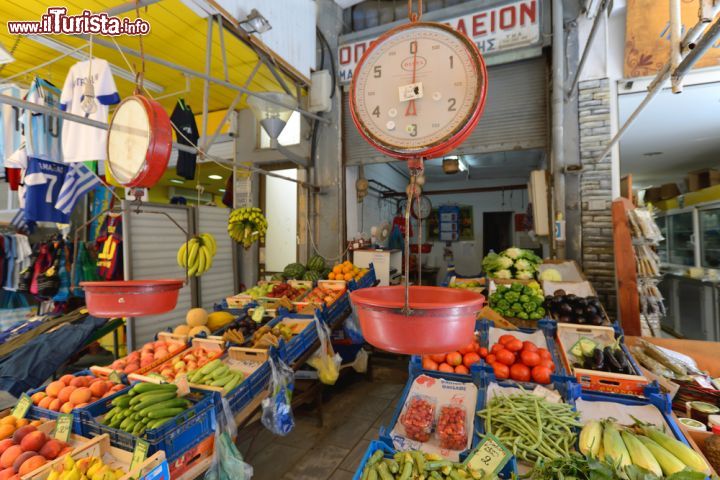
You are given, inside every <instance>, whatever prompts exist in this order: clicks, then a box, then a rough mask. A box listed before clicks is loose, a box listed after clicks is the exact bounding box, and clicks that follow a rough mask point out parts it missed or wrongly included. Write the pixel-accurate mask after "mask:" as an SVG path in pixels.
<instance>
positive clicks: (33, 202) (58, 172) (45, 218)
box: [24, 157, 70, 223]
mask: <svg viewBox="0 0 720 480" xmlns="http://www.w3.org/2000/svg"><path fill="white" fill-rule="evenodd" d="M66 173H67V166H66V165H63V164H62V163H56V162H51V161H49V160H46V159H41V158H36V157H28V166H27V170H25V180H24V183H25V207H24V208H25V219H26V220H31V221H34V222H55V223H69V221H70V215H68V214H66V213H63V212H61V211H60V210H58V209H57V208H55V206H56V205H57V201H58V196H59V195H60V189H61V188H62V185H63V182H64V181H65V174H66Z"/></svg>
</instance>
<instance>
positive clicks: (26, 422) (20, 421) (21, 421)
mask: <svg viewBox="0 0 720 480" xmlns="http://www.w3.org/2000/svg"><path fill="white" fill-rule="evenodd" d="M25 425H30V420H28V419H27V418H18V421H17V422H16V423H15V426H16V427H18V428H20V427H24V426H25Z"/></svg>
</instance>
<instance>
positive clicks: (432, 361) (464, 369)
mask: <svg viewBox="0 0 720 480" xmlns="http://www.w3.org/2000/svg"><path fill="white" fill-rule="evenodd" d="M485 355H487V348H482V347H480V344H479V343H478V342H477V341H476V340H473V341H472V342H470V343H468V344H467V345H466V346H464V347H463V348H461V349H459V350H458V351H456V352H450V353H439V354H434V355H423V357H422V365H423V368H424V369H425V370H438V371H440V372H445V373H460V374H462V375H470V367H471V366H472V365H474V364H476V363H478V362H479V361H480V359H481V358H484V357H485Z"/></svg>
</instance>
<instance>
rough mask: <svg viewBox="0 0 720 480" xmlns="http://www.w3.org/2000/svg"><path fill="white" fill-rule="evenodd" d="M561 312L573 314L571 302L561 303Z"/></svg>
mask: <svg viewBox="0 0 720 480" xmlns="http://www.w3.org/2000/svg"><path fill="white" fill-rule="evenodd" d="M560 313H561V314H564V315H571V314H572V313H573V308H572V307H571V306H570V305H569V304H567V303H563V304H561V305H560Z"/></svg>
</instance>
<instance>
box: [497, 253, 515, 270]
mask: <svg viewBox="0 0 720 480" xmlns="http://www.w3.org/2000/svg"><path fill="white" fill-rule="evenodd" d="M497 265H498V266H499V267H500V270H507V269H508V268H510V267H512V266H513V261H512V260H511V259H510V258H508V257H506V256H504V255H500V256H499V257H498V258H497Z"/></svg>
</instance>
